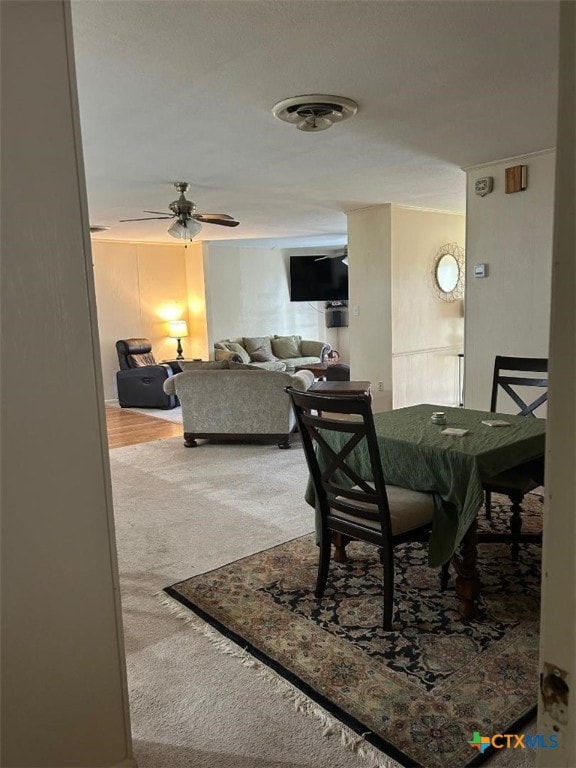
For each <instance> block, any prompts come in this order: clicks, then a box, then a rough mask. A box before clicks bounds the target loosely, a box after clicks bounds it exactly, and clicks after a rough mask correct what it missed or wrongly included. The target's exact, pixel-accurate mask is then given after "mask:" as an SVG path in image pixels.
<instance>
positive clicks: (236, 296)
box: [204, 243, 328, 350]
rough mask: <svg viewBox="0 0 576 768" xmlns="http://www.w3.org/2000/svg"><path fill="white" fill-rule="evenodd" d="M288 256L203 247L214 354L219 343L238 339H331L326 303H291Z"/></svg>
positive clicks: (229, 247) (268, 251) (213, 245)
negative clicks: (277, 337) (269, 336)
mask: <svg viewBox="0 0 576 768" xmlns="http://www.w3.org/2000/svg"><path fill="white" fill-rule="evenodd" d="M308 252H309V251H299V253H301V254H302V255H304V254H306V253H308ZM290 253H294V251H282V250H274V249H257V248H240V247H237V246H233V245H221V244H218V243H208V244H205V245H204V275H205V281H206V301H207V312H206V314H207V322H208V341H209V346H210V350H212V349H213V345H214V342H215V341H219V340H221V339H227V338H235V337H239V336H267V335H274V334H279V335H282V334H293V333H294V334H299V335H300V336H302V338H304V339H314V340H321V341H328V338H327V335H328V334H327V330H326V327H325V323H324V311H323V304H322V302H310V303H309V302H302V301H297V302H296V301H294V302H291V301H290V293H289V255H290Z"/></svg>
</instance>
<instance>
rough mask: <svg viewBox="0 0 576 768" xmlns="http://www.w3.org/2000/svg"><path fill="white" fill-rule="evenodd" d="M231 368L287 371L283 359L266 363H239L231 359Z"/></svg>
mask: <svg viewBox="0 0 576 768" xmlns="http://www.w3.org/2000/svg"><path fill="white" fill-rule="evenodd" d="M230 368H231V370H249V371H285V370H286V363H283V362H282V361H281V360H276V361H271V362H266V363H237V362H234V361H232V360H231V361H230Z"/></svg>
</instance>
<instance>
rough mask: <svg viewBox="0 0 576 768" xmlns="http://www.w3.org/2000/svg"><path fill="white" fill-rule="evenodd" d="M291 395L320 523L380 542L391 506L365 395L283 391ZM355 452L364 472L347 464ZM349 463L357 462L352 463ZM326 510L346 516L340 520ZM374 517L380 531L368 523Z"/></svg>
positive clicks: (386, 534)
mask: <svg viewBox="0 0 576 768" xmlns="http://www.w3.org/2000/svg"><path fill="white" fill-rule="evenodd" d="M286 391H287V392H288V394H289V395H290V397H291V399H292V404H293V407H294V412H295V415H296V421H297V423H298V429H299V430H300V435H301V438H302V444H303V446H304V453H305V455H306V461H307V463H308V469H309V471H310V476H311V478H312V482H313V484H314V490H315V492H316V499H317V502H318V506H319V509H320V513H321V515H322V517H323V521H324V524H326V525H328V527H329V528H331V529H332V530H338V531H341V532H342V533H345V534H347V535H349V536H351V537H353V538H358V539H364V540H366V541H370V542H372V543H375V544H376V543H380V544H381V543H382V540H383V539H384V540H388V541H389V540H390V538H391V536H392V532H391V522H390V508H389V506H388V497H387V494H386V485H385V482H384V474H383V471H382V463H381V460H380V451H379V448H378V442H377V439H376V431H375V428H374V419H373V416H372V409H371V406H370V400H369V398H368V397H367V396H366V395H352V396H341V395H330V394H315V393H311V392H299V391H296V390H293V389H291V388H288V389H287V390H286ZM353 452H356V453H358V452H360V453H361V456H362V459H363V461H364V464H365V466H366V472H363V473H362V474H359V472H358V471H357V469H355V468H354V467H353V466H351V462H350V458H351V455H352V453H353ZM354 464H355V465H356V466H357V462H356V461H355V462H354ZM331 510H338V511H340V512H344V513H345V514H347V515H349V516H350V517H351V518H353V519H350V520H348V521H346V522H342V519H341V518H340V517H337V518H334V517H333V516H332V514H331ZM368 521H372V523H373V522H378V523H379V530H377V529H375V528H374V526H373V525H372V527H367V526H366V523H367V522H368Z"/></svg>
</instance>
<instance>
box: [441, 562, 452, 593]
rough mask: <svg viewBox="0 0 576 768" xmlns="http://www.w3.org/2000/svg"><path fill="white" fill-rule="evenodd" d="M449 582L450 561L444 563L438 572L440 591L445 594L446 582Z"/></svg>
mask: <svg viewBox="0 0 576 768" xmlns="http://www.w3.org/2000/svg"><path fill="white" fill-rule="evenodd" d="M449 581H450V560H448V562H447V563H444V565H443V566H442V570H441V571H440V591H441V592H445V591H446V587H447V586H448V582H449Z"/></svg>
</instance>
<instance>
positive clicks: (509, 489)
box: [484, 355, 548, 560]
mask: <svg viewBox="0 0 576 768" xmlns="http://www.w3.org/2000/svg"><path fill="white" fill-rule="evenodd" d="M519 373H521V374H522V375H518V374H519ZM526 388H529V390H528V389H526ZM534 389H537V390H538V392H537V394H536V396H534V395H533V390H534ZM528 391H530V395H528V394H526V393H527V392H528ZM503 394H506V395H508V397H509V398H510V399H511V400H512V401H513V402H514V403H515V405H516V406H517V407H518V408H519V410H518V415H519V416H526V417H527V418H535V415H536V414H535V411H537V410H538V408H540V406H542V405H543V404H544V403H545V402H546V400H547V399H548V359H547V358H545V357H504V356H501V355H497V356H496V358H495V360H494V375H493V378H492V394H491V397H490V410H491V411H492V412H498V400H499V396H501V395H503ZM532 397H533V399H531V398H532ZM542 473H543V469H542V467H541V466H538V463H537V462H531V463H529V464H524V465H522V466H521V467H517V468H515V469H511V470H508V471H507V472H502V473H500V474H498V475H495V476H494V477H491V478H490V480H488V481H486V482H485V483H484V490H485V494H486V495H485V498H486V517H487V518H488V519H489V520H490V519H491V517H492V493H501V494H503V495H505V496H508V498H509V499H510V502H511V507H510V511H511V517H510V541H511V554H512V559H513V560H516V559H517V558H518V551H519V543H520V534H521V531H522V517H521V514H522V501H523V499H524V496H525V495H526V494H527V493H530V491H533V490H534V489H535V488H538V486H540V485H541V484H542V482H541V480H542V478H541V475H542ZM531 540H532V537H531Z"/></svg>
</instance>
